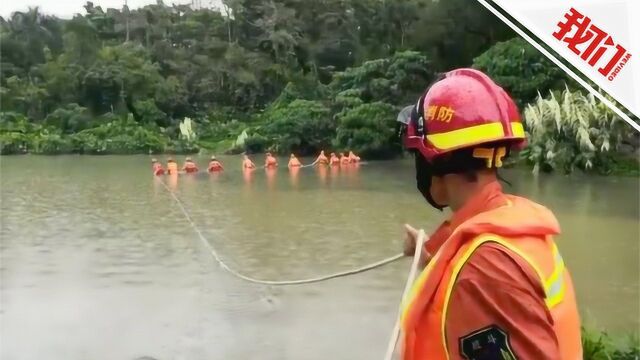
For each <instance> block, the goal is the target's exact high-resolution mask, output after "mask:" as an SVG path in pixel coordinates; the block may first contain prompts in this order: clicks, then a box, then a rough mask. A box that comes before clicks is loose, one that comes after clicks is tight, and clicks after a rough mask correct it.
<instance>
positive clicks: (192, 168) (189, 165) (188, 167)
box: [182, 157, 198, 173]
mask: <svg viewBox="0 0 640 360" xmlns="http://www.w3.org/2000/svg"><path fill="white" fill-rule="evenodd" d="M182 171H184V172H186V173H195V172H198V165H196V163H194V162H193V160H191V158H190V157H187V158H186V159H184V165H182Z"/></svg>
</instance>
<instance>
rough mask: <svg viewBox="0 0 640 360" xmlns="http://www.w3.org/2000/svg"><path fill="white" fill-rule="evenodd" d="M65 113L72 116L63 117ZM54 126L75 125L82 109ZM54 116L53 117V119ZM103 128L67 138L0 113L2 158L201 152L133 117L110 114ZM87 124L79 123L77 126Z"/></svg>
mask: <svg viewBox="0 0 640 360" xmlns="http://www.w3.org/2000/svg"><path fill="white" fill-rule="evenodd" d="M63 111H65V112H68V113H70V114H71V117H70V118H65V117H63V115H62V114H63ZM54 114H56V115H55V117H54V118H52V119H51V121H52V122H54V124H55V123H58V121H59V122H62V123H66V124H73V123H74V122H73V121H72V120H73V119H74V116H76V118H75V119H77V118H82V117H83V116H84V115H82V110H81V109H79V108H71V109H65V110H61V111H56V112H55V113H54ZM51 116H53V114H52V115H50V117H51ZM94 122H95V123H99V124H100V125H98V126H94V127H91V128H87V129H84V130H81V131H78V132H75V133H72V134H65V133H64V132H63V130H62V129H64V127H58V126H52V125H51V124H50V123H47V122H45V123H44V124H42V125H40V124H34V123H31V122H28V121H27V119H26V118H25V117H24V116H23V115H20V114H16V113H0V153H1V154H20V153H33V154H49V155H54V154H67V153H80V154H136V153H145V154H146V153H160V152H176V153H190V152H195V151H197V150H198V149H197V148H196V147H195V146H194V144H193V143H192V142H190V141H186V140H182V139H178V140H171V139H170V138H169V137H168V136H167V135H166V134H165V133H164V132H163V131H162V130H161V129H160V128H158V127H154V126H140V125H139V124H138V123H136V122H135V121H134V120H133V116H132V115H129V116H127V117H118V116H115V115H113V114H107V115H104V116H101V117H99V118H97V119H95V120H94ZM80 123H82V124H86V123H88V122H85V121H84V120H83V121H82V122H79V121H78V122H76V124H80Z"/></svg>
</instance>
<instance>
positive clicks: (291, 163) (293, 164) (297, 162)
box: [288, 158, 302, 167]
mask: <svg viewBox="0 0 640 360" xmlns="http://www.w3.org/2000/svg"><path fill="white" fill-rule="evenodd" d="M288 166H289V167H299V166H302V163H301V162H300V160H298V158H291V160H289V164H288Z"/></svg>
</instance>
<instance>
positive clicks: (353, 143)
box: [333, 102, 401, 158]
mask: <svg viewBox="0 0 640 360" xmlns="http://www.w3.org/2000/svg"><path fill="white" fill-rule="evenodd" d="M397 113H398V111H397V109H396V108H395V107H393V106H392V105H389V104H386V103H383V102H374V103H371V104H362V105H359V106H357V107H355V108H352V109H349V110H346V111H343V112H342V113H340V114H338V116H337V117H338V130H337V134H336V138H335V140H334V142H333V145H334V146H335V147H337V148H338V149H350V150H353V151H356V152H357V153H358V154H361V155H363V156H366V157H375V158H387V157H390V156H393V155H394V154H397V153H398V152H399V151H400V150H401V148H400V140H399V139H398V136H397V133H396V128H395V126H396V122H395V120H396V116H397Z"/></svg>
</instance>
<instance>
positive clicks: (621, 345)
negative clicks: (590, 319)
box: [582, 328, 640, 360]
mask: <svg viewBox="0 0 640 360" xmlns="http://www.w3.org/2000/svg"><path fill="white" fill-rule="evenodd" d="M582 352H583V357H582V358H583V359H584V360H638V359H639V358H640V343H639V340H638V337H637V336H631V337H628V338H627V339H622V341H620V340H618V341H614V340H613V339H612V338H611V336H610V335H609V334H608V333H606V332H600V331H596V330H589V329H586V328H583V329H582Z"/></svg>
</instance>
